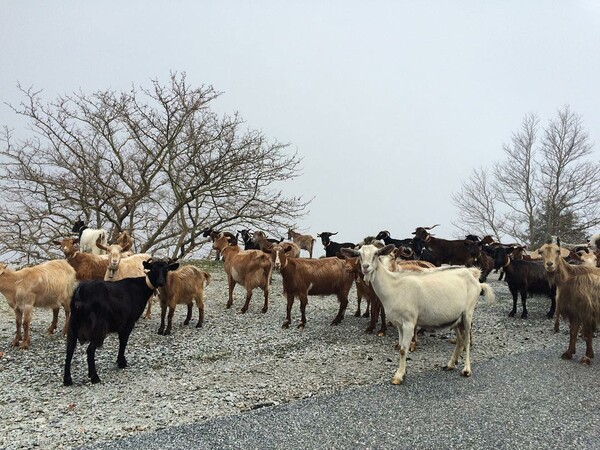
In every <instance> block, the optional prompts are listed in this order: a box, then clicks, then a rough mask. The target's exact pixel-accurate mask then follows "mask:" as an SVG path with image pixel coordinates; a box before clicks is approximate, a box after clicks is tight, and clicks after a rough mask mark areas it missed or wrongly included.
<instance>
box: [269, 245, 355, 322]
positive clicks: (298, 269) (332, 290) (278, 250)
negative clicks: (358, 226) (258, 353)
mask: <svg viewBox="0 0 600 450" xmlns="http://www.w3.org/2000/svg"><path fill="white" fill-rule="evenodd" d="M268 252H269V253H270V254H271V262H272V263H273V267H274V268H275V270H277V271H278V272H279V273H281V277H282V278H283V293H284V295H285V296H286V297H287V315H286V319H285V321H284V322H283V325H282V328H289V326H290V324H291V322H292V318H291V313H292V306H293V305H294V298H295V297H298V298H299V299H300V314H301V320H300V324H299V325H298V328H304V326H305V325H306V305H307V303H308V296H309V295H335V296H337V299H338V302H339V304H340V306H339V310H338V313H337V315H336V316H335V318H334V319H333V321H332V322H331V325H337V324H339V323H340V322H341V320H342V319H343V318H344V312H345V311H346V307H347V306H348V293H349V292H350V288H351V287H352V283H353V282H354V278H355V277H354V274H353V273H352V272H351V270H349V269H348V267H347V263H346V261H344V260H341V259H339V258H336V257H333V258H321V259H308V258H290V257H289V256H288V254H289V252H290V246H289V244H287V245H285V246H284V245H280V244H275V245H273V246H272V247H271V248H270V249H269V250H268Z"/></svg>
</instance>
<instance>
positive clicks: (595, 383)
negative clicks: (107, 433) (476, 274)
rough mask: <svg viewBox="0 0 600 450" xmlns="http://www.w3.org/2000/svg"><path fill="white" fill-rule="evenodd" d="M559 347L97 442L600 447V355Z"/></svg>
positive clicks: (164, 448) (121, 445) (137, 445)
mask: <svg viewBox="0 0 600 450" xmlns="http://www.w3.org/2000/svg"><path fill="white" fill-rule="evenodd" d="M582 344H583V343H580V344H579V346H580V348H579V354H578V356H580V354H581V351H582V349H583V345H582ZM565 348H566V342H565ZM562 350H564V349H556V348H553V349H546V350H539V351H534V352H529V353H522V354H518V355H513V356H509V357H503V358H498V359H495V360H490V361H486V362H483V363H479V362H477V361H473V362H472V369H473V376H472V377H471V378H463V377H461V376H460V368H461V367H462V366H460V365H459V366H458V368H457V370H455V371H454V372H444V371H442V370H438V369H435V370H434V369H432V371H430V372H426V373H421V374H411V373H410V362H409V365H408V371H407V375H406V379H405V384H404V385H401V386H393V385H391V384H377V385H370V386H365V387H359V388H352V389H349V390H346V391H343V392H341V393H338V394H335V395H331V396H321V397H314V398H310V399H305V400H301V401H298V402H295V403H292V404H287V405H278V406H272V407H265V408H262V409H258V410H254V411H249V412H246V413H242V414H238V415H235V416H230V417H222V418H218V419H215V420H210V421H206V422H202V423H198V424H192V425H185V426H174V427H171V428H168V429H163V430H159V431H157V432H151V433H145V434H140V435H137V436H135V437H132V438H129V439H124V440H119V441H112V442H108V443H105V444H102V445H97V446H95V447H93V448H94V449H105V450H108V449H157V450H158V449H160V450H169V449H216V448H219V449H258V448H260V449H262V448H303V449H305V448H308V449H353V448H370V449H392V448H394V449H398V448H411V449H433V448H436V449H438V448H493V449H546V448H548V449H549V448H552V449H558V448H560V449H578V450H582V449H600V361H599V360H598V358H596V359H595V360H592V365H591V366H590V367H584V366H581V365H580V364H579V362H578V361H579V360H578V359H577V360H572V361H563V360H562V359H560V353H561V352H562ZM392 375H393V374H392V373H390V380H391V378H392ZM299 376H301V374H299Z"/></svg>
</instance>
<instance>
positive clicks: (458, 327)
mask: <svg viewBox="0 0 600 450" xmlns="http://www.w3.org/2000/svg"><path fill="white" fill-rule="evenodd" d="M394 249H395V247H394V245H393V244H390V245H386V246H385V247H383V248H381V249H378V248H377V247H375V246H373V245H364V246H363V247H361V248H360V249H359V250H355V249H342V253H343V254H344V255H346V256H358V257H359V262H360V268H361V270H362V272H363V274H364V275H365V281H367V282H369V283H371V284H372V285H373V289H374V291H375V293H376V294H377V296H378V297H379V299H380V300H381V303H382V304H383V307H384V308H385V313H386V317H387V319H388V320H390V321H391V322H392V323H393V324H394V325H395V326H396V327H397V328H398V342H399V344H400V365H399V367H398V370H397V371H396V374H395V375H394V378H393V379H392V383H393V384H400V383H402V381H403V380H404V374H405V372H406V356H407V353H408V349H409V346H410V341H411V338H412V335H413V330H414V328H415V325H416V326H419V327H423V328H451V329H454V330H455V331H456V347H455V348H454V352H453V353H452V356H451V357H450V361H448V364H447V365H446V367H445V368H444V369H445V370H452V369H454V368H455V367H456V363H457V362H458V358H459V357H460V355H461V353H462V351H463V349H464V351H465V366H464V369H463V371H462V374H463V375H464V376H466V377H468V376H470V375H471V360H470V346H471V323H472V319H473V312H474V310H475V305H476V303H477V299H478V298H479V295H480V293H481V291H482V290H483V292H484V294H485V297H486V299H487V300H488V302H491V301H493V300H494V291H493V290H492V288H491V287H490V286H488V285H487V284H485V283H480V282H479V276H480V272H481V271H480V270H479V269H477V268H473V267H470V268H466V267H461V266H449V267H443V268H439V269H434V270H426V271H423V272H409V271H399V272H390V271H389V270H388V269H387V268H386V267H385V265H384V264H383V263H381V262H380V261H379V256H384V255H388V254H390V253H391V252H392V251H393V250H394Z"/></svg>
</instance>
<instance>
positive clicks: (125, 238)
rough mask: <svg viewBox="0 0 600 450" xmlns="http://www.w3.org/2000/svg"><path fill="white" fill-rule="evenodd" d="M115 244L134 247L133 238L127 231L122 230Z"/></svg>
mask: <svg viewBox="0 0 600 450" xmlns="http://www.w3.org/2000/svg"><path fill="white" fill-rule="evenodd" d="M115 244H118V245H120V246H121V247H127V246H128V247H129V248H133V239H132V238H131V235H130V234H129V233H128V232H127V231H121V233H119V235H118V236H117V239H116V240H115Z"/></svg>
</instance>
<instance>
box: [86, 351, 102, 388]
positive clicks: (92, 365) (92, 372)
mask: <svg viewBox="0 0 600 450" xmlns="http://www.w3.org/2000/svg"><path fill="white" fill-rule="evenodd" d="M86 354H87V363H88V377H89V378H90V381H91V382H92V383H93V384H96V383H100V377H99V376H98V372H96V345H95V344H94V343H93V342H90V345H88V348H87V350H86Z"/></svg>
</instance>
